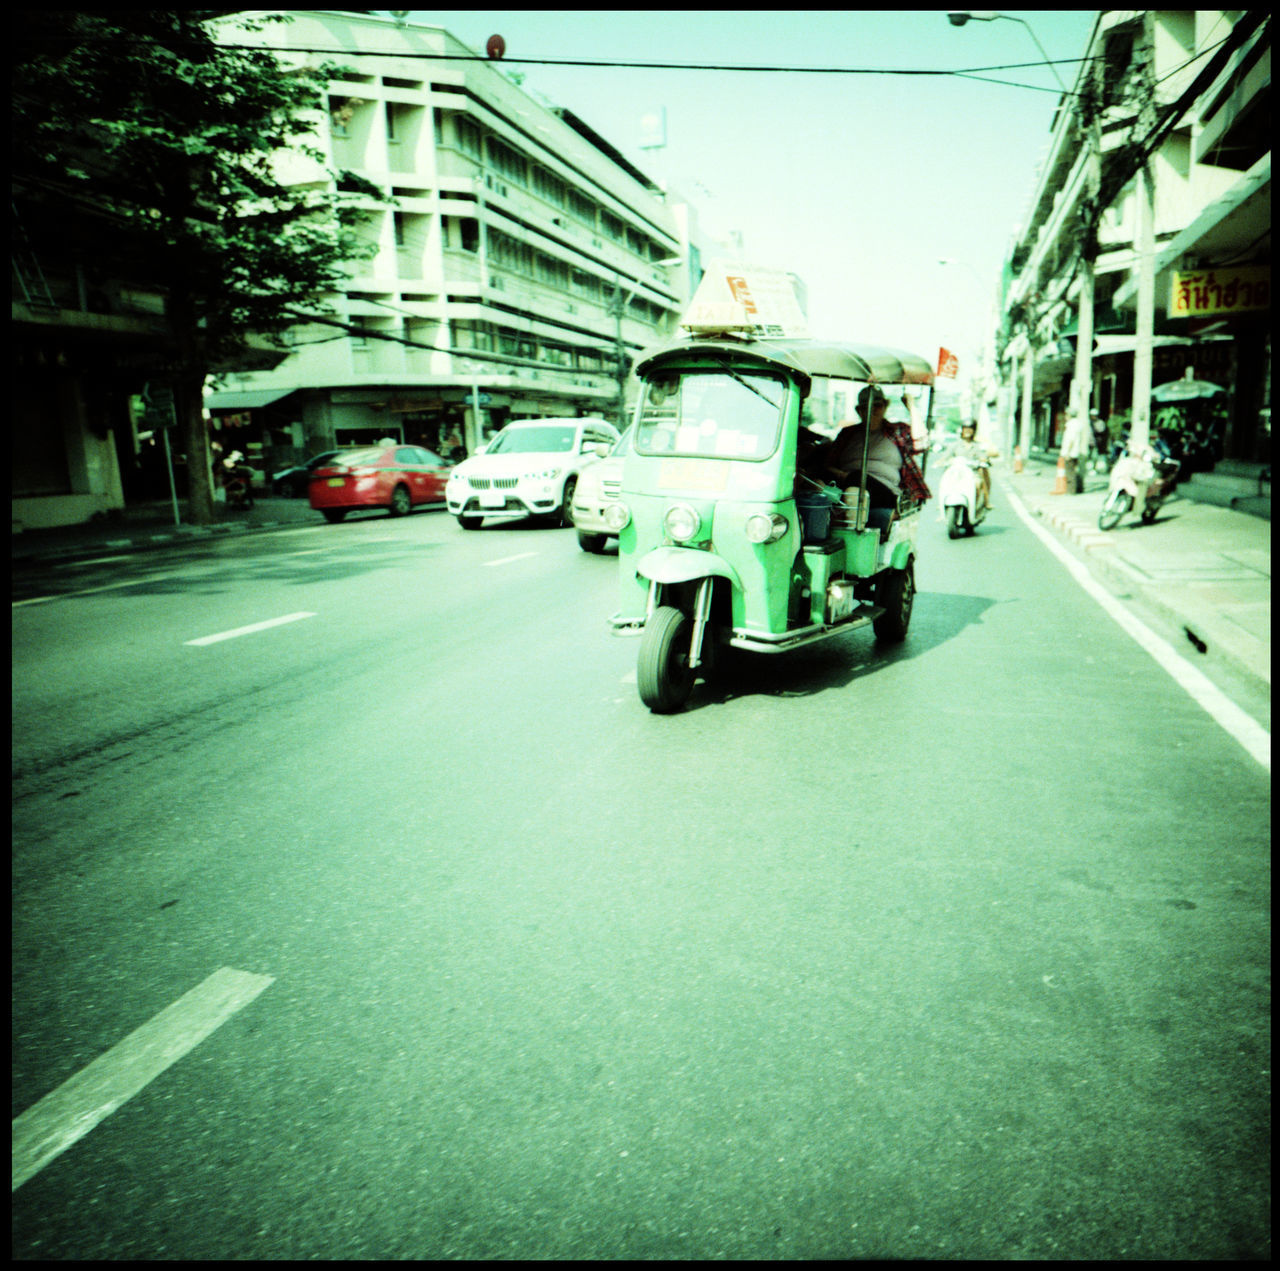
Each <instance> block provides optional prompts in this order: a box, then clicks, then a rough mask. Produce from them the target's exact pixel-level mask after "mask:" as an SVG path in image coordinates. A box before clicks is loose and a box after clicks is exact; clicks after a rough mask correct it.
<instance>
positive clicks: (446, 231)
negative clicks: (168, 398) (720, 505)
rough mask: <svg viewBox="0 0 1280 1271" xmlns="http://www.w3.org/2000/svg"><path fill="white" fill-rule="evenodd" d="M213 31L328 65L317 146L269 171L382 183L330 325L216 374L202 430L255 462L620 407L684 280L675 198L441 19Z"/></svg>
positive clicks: (681, 220)
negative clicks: (270, 357) (640, 356)
mask: <svg viewBox="0 0 1280 1271" xmlns="http://www.w3.org/2000/svg"><path fill="white" fill-rule="evenodd" d="M290 18H291V21H289V22H288V23H272V24H268V25H267V26H265V27H264V28H263V29H261V30H260V31H257V32H252V33H250V32H246V31H245V30H244V28H243V26H242V25H241V24H240V22H239V19H238V18H237V17H236V16H231V17H228V18H227V19H225V20H222V21H220V22H219V23H217V30H218V37H217V38H219V39H220V40H223V41H225V42H236V43H241V42H249V41H252V42H255V43H262V44H267V45H269V46H270V47H272V48H274V49H277V50H279V52H280V55H281V57H282V58H283V59H284V60H285V61H293V62H309V63H313V64H319V63H321V62H325V61H331V62H338V63H340V64H341V65H342V67H343V68H344V77H343V78H340V79H334V80H332V81H331V82H330V84H329V88H328V97H327V102H326V109H325V110H324V111H323V112H317V114H316V117H315V119H314V136H313V141H314V145H315V146H316V148H317V149H318V150H319V151H320V152H321V154H322V156H323V161H322V162H313V161H311V160H309V159H307V158H305V157H303V156H301V155H298V154H290V155H287V156H281V159H280V167H279V172H280V174H281V177H282V179H283V180H285V181H286V182H288V183H294V182H322V181H328V180H329V179H330V178H329V176H328V175H327V172H326V169H332V170H334V171H342V170H348V171H352V172H355V173H358V174H359V175H360V176H361V177H363V178H365V179H366V180H367V181H369V182H371V183H372V184H373V185H374V186H376V187H377V188H378V189H380V190H381V191H383V192H385V196H386V203H385V204H382V205H379V204H376V203H374V202H372V201H371V202H370V205H369V209H368V219H367V221H366V223H365V227H364V233H365V234H366V235H367V237H368V240H369V242H371V243H372V244H374V245H375V246H376V249H377V250H376V254H375V255H373V257H372V258H371V259H370V260H368V261H364V262H361V263H358V264H356V265H354V266H353V267H352V271H351V277H350V283H349V285H348V286H347V288H346V290H345V292H344V294H342V295H340V296H337V297H334V298H333V304H334V308H335V310H336V317H335V318H334V319H333V320H332V322H326V323H310V324H307V325H305V326H299V327H298V328H297V329H296V330H295V331H294V333H293V336H292V350H291V353H290V356H288V357H287V358H286V359H285V360H284V361H283V362H282V363H281V365H280V366H278V367H277V368H276V369H274V370H272V371H270V372H266V373H254V374H245V375H239V376H227V377H224V378H223V379H222V380H221V382H220V383H219V384H218V385H217V387H216V391H215V392H213V393H212V394H211V395H210V396H209V397H208V399H207V406H208V408H209V409H210V411H211V413H212V416H213V420H214V424H215V427H217V428H219V429H221V428H222V427H223V426H224V424H225V425H227V426H230V425H231V424H232V422H233V421H234V422H235V423H238V424H240V425H242V426H243V431H242V432H240V433H239V434H237V437H236V441H237V443H238V445H239V448H240V449H242V450H245V451H246V452H247V453H248V454H249V456H250V462H251V463H253V465H254V466H255V467H259V466H261V467H265V468H268V469H270V468H271V467H272V466H274V465H279V464H281V463H282V462H285V461H292V460H293V459H295V458H299V457H302V456H303V455H305V454H310V453H315V452H318V451H320V450H324V449H328V448H330V447H332V446H335V445H343V444H356V443H361V442H368V441H374V440H376V439H379V438H381V437H384V436H386V437H391V438H394V439H396V440H404V441H408V442H414V443H418V444H423V445H426V446H428V447H429V448H431V449H433V450H438V451H440V452H442V453H443V452H445V451H447V450H449V449H451V443H452V442H453V441H454V440H455V439H459V440H461V441H462V443H463V444H464V445H465V447H466V448H467V449H468V450H473V449H474V448H475V447H476V446H477V445H478V444H480V443H481V442H482V441H483V440H484V439H486V438H487V437H488V436H490V435H491V434H492V433H493V432H494V431H496V430H497V429H498V428H500V427H502V426H503V425H504V424H506V423H507V422H509V421H511V420H515V419H523V418H535V417H539V416H551V415H570V416H573V415H603V416H605V417H607V418H610V419H615V420H616V418H617V417H618V416H619V412H620V396H621V395H622V394H623V391H624V390H625V386H626V381H627V378H628V376H629V368H630V364H631V361H632V360H633V359H634V357H635V355H636V354H637V353H638V352H639V351H640V350H641V349H642V348H644V347H645V346H647V345H649V344H651V343H653V342H655V341H656V340H658V339H660V338H662V337H664V336H666V335H668V334H670V333H671V332H673V331H674V330H675V326H676V323H677V321H678V319H679V316H680V313H681V312H682V310H683V308H684V305H685V302H686V300H687V297H688V295H689V291H690V282H691V280H693V281H696V278H697V271H698V248H697V245H696V243H691V242H690V241H689V238H690V232H691V231H690V229H689V227H690V225H691V224H693V223H694V222H693V221H692V218H691V216H690V209H688V208H687V207H680V206H678V205H677V203H676V201H675V200H669V199H668V198H667V197H666V196H665V195H664V193H663V192H662V191H661V190H660V189H659V188H658V187H657V186H656V185H655V184H654V183H653V182H651V181H650V180H649V179H648V178H647V177H646V176H645V175H644V174H643V173H642V172H640V171H639V170H638V169H637V168H636V167H634V166H633V165H632V164H631V163H629V162H628V161H627V159H626V158H625V157H624V156H623V155H622V154H620V153H619V152H618V151H617V150H616V149H615V148H614V147H613V146H612V145H610V143H609V142H608V141H606V140H605V139H604V138H603V137H601V136H599V135H598V134H597V133H596V132H595V131H594V130H593V129H592V128H591V127H590V125H589V124H588V123H587V122H586V121H584V120H581V119H578V118H577V117H576V116H574V115H573V114H572V113H571V112H569V111H568V110H564V109H559V108H556V107H554V106H552V105H550V104H549V103H543V102H540V101H538V100H535V99H534V97H533V96H531V95H530V94H529V93H528V92H526V91H525V90H524V89H522V88H521V87H520V86H519V85H518V84H517V83H515V82H513V78H512V77H508V75H506V74H505V73H504V72H503V70H502V64H501V63H500V62H496V61H489V60H486V59H484V58H483V56H482V55H480V56H478V55H477V53H476V52H475V51H474V50H472V49H469V48H467V47H466V46H464V45H463V44H461V43H460V42H459V41H458V40H456V39H455V38H454V37H453V36H452V35H450V34H449V33H448V32H447V31H445V30H443V29H441V28H438V27H431V26H423V25H416V24H411V23H404V22H399V21H395V20H392V19H390V18H383V17H377V16H373V15H367V14H357V13H339V12H311V11H292V12H291V13H290Z"/></svg>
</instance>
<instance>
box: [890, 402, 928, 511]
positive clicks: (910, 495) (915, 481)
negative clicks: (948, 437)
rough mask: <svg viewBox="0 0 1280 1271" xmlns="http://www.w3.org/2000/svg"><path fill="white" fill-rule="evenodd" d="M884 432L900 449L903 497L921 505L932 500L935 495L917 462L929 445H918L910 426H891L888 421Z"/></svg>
mask: <svg viewBox="0 0 1280 1271" xmlns="http://www.w3.org/2000/svg"><path fill="white" fill-rule="evenodd" d="M884 431H885V435H886V436H887V437H888V438H889V440H890V441H892V442H893V444H894V445H895V446H897V447H898V453H899V454H900V455H901V456H902V497H903V498H904V499H906V500H907V502H909V503H912V504H920V503H923V502H925V500H926V499H931V498H932V497H933V495H932V493H931V492H930V490H929V487H928V486H927V485H925V483H924V473H923V472H921V471H920V467H919V465H918V464H917V463H916V461H915V456H916V455H917V454H922V453H923V452H924V451H925V450H926V449H927V448H928V443H927V442H926V443H925V444H924V445H921V446H917V445H916V439H915V437H914V436H912V433H911V425H910V424H891V423H889V422H888V420H886V421H885V425H884Z"/></svg>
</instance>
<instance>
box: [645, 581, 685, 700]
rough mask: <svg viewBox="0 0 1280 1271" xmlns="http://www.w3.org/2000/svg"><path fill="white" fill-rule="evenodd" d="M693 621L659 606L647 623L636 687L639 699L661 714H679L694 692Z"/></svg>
mask: <svg viewBox="0 0 1280 1271" xmlns="http://www.w3.org/2000/svg"><path fill="white" fill-rule="evenodd" d="M692 636H693V621H692V619H690V618H689V617H688V616H687V615H686V614H683V613H681V612H680V610H679V609H673V608H672V607H671V606H670V605H662V606H660V607H659V608H658V609H657V610H656V611H655V612H654V614H653V616H652V617H651V618H650V619H649V621H648V622H646V623H645V624H644V634H643V635H642V636H641V638H640V660H639V663H638V665H637V667H636V685H637V687H638V688H639V690H640V700H641V701H642V702H643V703H644V704H645V705H646V706H647V707H648V708H649V709H650V710H651V711H654V712H656V713H657V714H659V715H669V714H671V713H672V712H673V711H678V710H680V709H681V707H683V706H684V704H685V703H686V702H687V701H688V700H689V694H690V693H692V692H693V681H694V679H695V678H696V676H695V672H694V671H693V670H692V669H691V668H690V666H689V646H690V642H691V639H692Z"/></svg>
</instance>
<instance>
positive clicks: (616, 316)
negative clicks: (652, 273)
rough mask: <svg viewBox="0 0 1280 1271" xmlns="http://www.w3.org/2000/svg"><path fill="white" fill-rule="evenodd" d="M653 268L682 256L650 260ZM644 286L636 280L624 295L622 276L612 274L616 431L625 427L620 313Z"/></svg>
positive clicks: (678, 261) (624, 361) (678, 260)
mask: <svg viewBox="0 0 1280 1271" xmlns="http://www.w3.org/2000/svg"><path fill="white" fill-rule="evenodd" d="M650 263H651V264H652V265H653V267H654V268H655V269H667V268H670V267H672V266H674V265H683V264H684V257H683V256H668V257H667V258H666V259H665V260H655V261H651V262H650ZM643 286H645V280H644V279H643V278H641V279H639V280H638V281H637V282H636V285H635V286H634V287H632V288H631V290H630V291H629V292H627V294H626V297H625V298H624V297H623V295H622V277H621V275H620V274H617V273H615V274H614V276H613V300H612V302H611V304H610V308H611V309H612V311H613V322H614V328H613V356H614V374H615V376H616V377H617V381H618V405H617V418H618V431H619V432H624V431H625V430H626V427H627V371H628V367H627V350H626V346H625V345H624V344H623V342H622V315H623V314H624V313H625V312H626V311H627V306H628V305H630V303H631V301H632V299H633V298H634V297H635V294H636V292H637V291H639V290H640V288H641V287H643Z"/></svg>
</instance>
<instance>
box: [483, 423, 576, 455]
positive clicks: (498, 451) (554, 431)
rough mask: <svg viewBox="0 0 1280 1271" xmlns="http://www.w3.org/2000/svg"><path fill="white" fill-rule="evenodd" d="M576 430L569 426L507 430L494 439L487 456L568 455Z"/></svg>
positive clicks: (559, 425)
mask: <svg viewBox="0 0 1280 1271" xmlns="http://www.w3.org/2000/svg"><path fill="white" fill-rule="evenodd" d="M577 432H578V430H577V429H576V428H575V427H573V425H571V424H548V425H547V426H545V427H532V428H507V429H504V430H503V431H502V432H500V433H499V434H498V435H497V436H496V437H495V438H494V439H493V443H492V444H491V445H490V446H489V449H488V450H486V451H485V454H487V455H528V454H540V455H550V454H568V453H569V452H570V451H571V450H572V449H573V439H574V437H576V436H577Z"/></svg>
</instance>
